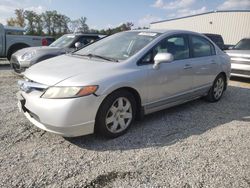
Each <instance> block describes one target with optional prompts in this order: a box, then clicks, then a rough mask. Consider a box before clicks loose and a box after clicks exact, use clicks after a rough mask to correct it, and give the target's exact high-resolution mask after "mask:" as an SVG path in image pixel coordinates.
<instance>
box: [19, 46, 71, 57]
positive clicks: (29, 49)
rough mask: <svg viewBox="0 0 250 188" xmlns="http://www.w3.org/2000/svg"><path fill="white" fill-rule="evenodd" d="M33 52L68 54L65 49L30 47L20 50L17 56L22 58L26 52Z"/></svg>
mask: <svg viewBox="0 0 250 188" xmlns="http://www.w3.org/2000/svg"><path fill="white" fill-rule="evenodd" d="M32 51H35V52H36V54H60V53H63V52H66V51H65V49H63V48H58V47H50V46H39V47H28V48H23V49H21V50H18V51H17V52H16V53H15V56H22V55H23V54H25V53H26V52H32Z"/></svg>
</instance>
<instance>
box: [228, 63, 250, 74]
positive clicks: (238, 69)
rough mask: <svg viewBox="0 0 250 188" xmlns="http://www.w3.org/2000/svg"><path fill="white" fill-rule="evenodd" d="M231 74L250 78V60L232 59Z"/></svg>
mask: <svg viewBox="0 0 250 188" xmlns="http://www.w3.org/2000/svg"><path fill="white" fill-rule="evenodd" d="M231 76H238V77H245V78H250V62H235V61H231Z"/></svg>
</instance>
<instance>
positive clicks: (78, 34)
mask: <svg viewBox="0 0 250 188" xmlns="http://www.w3.org/2000/svg"><path fill="white" fill-rule="evenodd" d="M65 35H68V36H98V37H100V36H106V35H103V34H96V33H69V34H65Z"/></svg>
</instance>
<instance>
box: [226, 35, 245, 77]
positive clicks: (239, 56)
mask: <svg viewBox="0 0 250 188" xmlns="http://www.w3.org/2000/svg"><path fill="white" fill-rule="evenodd" d="M226 53H227V54H228V55H229V56H230V57H231V66H232V73H231V75H232V76H238V77H245V78H250V38H244V39H242V40H240V41H239V42H238V43H237V44H236V45H235V46H234V47H233V48H232V49H231V50H227V51H226Z"/></svg>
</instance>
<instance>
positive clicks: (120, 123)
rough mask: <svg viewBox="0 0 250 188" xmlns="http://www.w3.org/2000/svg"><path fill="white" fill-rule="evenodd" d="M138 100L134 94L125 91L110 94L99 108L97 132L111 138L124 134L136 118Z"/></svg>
mask: <svg viewBox="0 0 250 188" xmlns="http://www.w3.org/2000/svg"><path fill="white" fill-rule="evenodd" d="M135 112H136V102H135V99H134V96H133V95H132V94H131V93H129V92H127V91H125V90H122V91H117V92H114V93H113V94H111V95H109V96H108V97H107V98H106V99H105V100H104V102H103V103H102V105H101V106H100V109H99V110H98V113H97V117H96V127H95V128H96V131H97V133H99V134H101V135H103V136H105V137H110V138H115V137H118V136H120V135H122V134H124V133H125V132H126V131H127V130H128V129H129V127H130V126H131V124H132V123H133V121H134V119H135Z"/></svg>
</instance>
